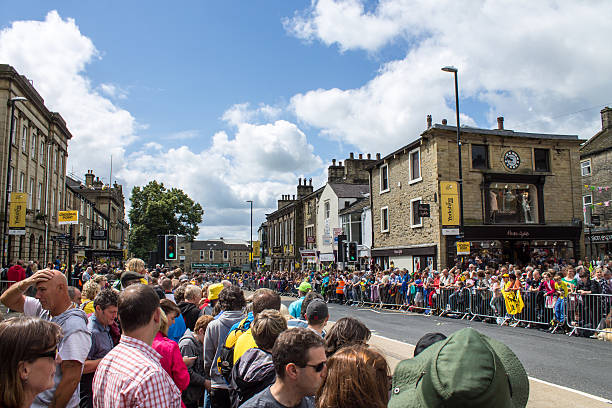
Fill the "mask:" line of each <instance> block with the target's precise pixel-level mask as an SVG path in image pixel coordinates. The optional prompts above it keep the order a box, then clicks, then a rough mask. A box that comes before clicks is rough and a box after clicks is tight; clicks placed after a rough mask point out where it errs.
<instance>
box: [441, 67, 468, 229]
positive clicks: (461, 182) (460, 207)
mask: <svg viewBox="0 0 612 408" xmlns="http://www.w3.org/2000/svg"><path fill="white" fill-rule="evenodd" d="M442 71H444V72H452V73H453V74H454V76H455V111H456V113H457V156H458V159H459V236H460V237H461V238H463V235H464V234H463V167H462V164H461V131H460V128H461V127H460V125H459V85H458V82H457V71H458V70H457V68H455V67H453V66H448V67H443V68H442Z"/></svg>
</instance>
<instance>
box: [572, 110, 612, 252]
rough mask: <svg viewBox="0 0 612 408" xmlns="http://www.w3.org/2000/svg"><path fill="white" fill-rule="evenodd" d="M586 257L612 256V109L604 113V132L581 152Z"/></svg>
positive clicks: (602, 124) (602, 125)
mask: <svg viewBox="0 0 612 408" xmlns="http://www.w3.org/2000/svg"><path fill="white" fill-rule="evenodd" d="M580 172H581V175H582V204H583V213H584V220H585V232H584V234H585V239H584V241H585V245H586V251H585V252H586V255H587V256H588V257H590V258H591V259H593V258H602V257H604V256H606V255H608V256H611V255H612V211H611V210H610V206H611V205H612V109H610V108H609V107H605V108H604V109H603V110H602V111H601V130H600V131H599V132H597V134H595V135H594V136H593V137H592V138H590V139H589V140H588V141H587V142H586V143H585V144H583V145H582V147H581V148H580Z"/></svg>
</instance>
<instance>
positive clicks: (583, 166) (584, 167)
mask: <svg viewBox="0 0 612 408" xmlns="http://www.w3.org/2000/svg"><path fill="white" fill-rule="evenodd" d="M580 171H581V172H582V177H584V176H590V175H591V159H587V160H584V161H581V162H580Z"/></svg>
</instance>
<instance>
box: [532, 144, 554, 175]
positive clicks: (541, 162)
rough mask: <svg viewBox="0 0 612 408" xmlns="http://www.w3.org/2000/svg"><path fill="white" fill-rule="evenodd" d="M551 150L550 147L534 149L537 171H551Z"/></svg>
mask: <svg viewBox="0 0 612 408" xmlns="http://www.w3.org/2000/svg"><path fill="white" fill-rule="evenodd" d="M549 152H550V150H548V149H533V159H534V160H533V161H534V168H535V171H550V159H549V156H550V155H549Z"/></svg>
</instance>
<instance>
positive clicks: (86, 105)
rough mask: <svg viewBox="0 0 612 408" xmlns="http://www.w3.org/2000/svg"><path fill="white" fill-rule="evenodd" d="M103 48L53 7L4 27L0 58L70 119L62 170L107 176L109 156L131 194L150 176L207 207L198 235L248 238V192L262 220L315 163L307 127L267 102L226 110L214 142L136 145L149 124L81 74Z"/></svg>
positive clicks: (186, 135)
mask: <svg viewBox="0 0 612 408" xmlns="http://www.w3.org/2000/svg"><path fill="white" fill-rule="evenodd" d="M99 55H100V53H99V52H98V51H97V50H96V48H95V46H94V44H93V42H92V41H91V40H90V39H89V38H88V37H86V36H85V35H83V34H82V33H81V32H80V30H79V28H78V26H77V25H76V22H75V21H74V20H73V19H70V18H68V19H62V17H60V15H59V14H58V13H57V12H56V11H52V12H50V13H48V14H47V16H46V18H45V20H44V21H17V22H14V23H13V24H12V25H11V26H10V27H7V28H5V29H3V30H2V31H0V61H4V62H6V63H9V64H11V65H12V66H14V67H15V68H16V69H17V71H18V72H19V73H21V74H23V75H26V76H27V77H28V78H30V79H32V80H33V81H34V86H35V88H36V89H37V90H38V92H39V93H40V94H41V96H42V97H43V98H44V99H45V104H46V105H47V106H48V107H49V109H51V110H53V111H58V112H60V113H61V115H62V116H63V117H64V119H66V122H67V124H68V128H69V129H70V130H71V132H72V134H73V139H72V140H71V141H70V142H69V163H68V166H69V167H68V168H72V169H73V171H74V172H75V173H76V174H84V172H85V170H86V169H95V172H96V174H98V175H99V176H102V175H106V174H108V171H109V165H110V156H111V154H112V156H113V176H114V178H115V177H116V179H118V181H119V182H121V183H123V184H124V192H126V194H127V195H129V192H130V191H131V189H132V187H133V186H134V185H144V184H146V183H148V182H149V181H150V180H153V179H156V180H158V181H162V182H164V184H165V185H166V186H168V187H178V188H181V189H183V190H184V191H185V192H186V193H187V194H188V195H189V196H191V197H192V198H193V199H194V200H196V201H198V202H200V203H201V204H202V206H203V208H204V211H205V213H204V223H203V225H202V228H201V232H200V236H201V237H215V236H219V235H223V236H224V238H243V239H244V238H246V235H247V234H248V224H249V221H250V217H249V215H250V214H249V212H250V211H249V207H248V205H247V203H245V200H254V202H255V203H254V204H255V208H254V223H255V224H254V225H255V226H258V225H259V223H260V222H261V221H263V220H264V219H265V213H266V212H269V211H270V209H271V208H273V207H274V208H275V207H276V202H275V201H276V198H277V197H278V196H280V195H281V194H292V193H295V186H296V185H297V178H298V177H299V176H301V175H303V174H305V173H308V172H310V171H318V170H320V167H321V165H322V162H321V159H320V158H319V157H318V156H317V155H315V154H314V148H313V146H312V145H310V144H309V143H308V141H307V139H306V136H305V134H304V133H303V132H302V131H301V130H300V129H299V128H298V127H297V126H296V125H295V124H292V123H289V122H286V121H280V120H279V121H275V122H272V123H266V122H267V121H273V120H275V119H276V118H277V117H278V116H279V115H280V113H281V109H279V108H275V107H272V106H269V105H264V104H260V105H258V106H257V107H256V108H251V107H250V106H249V105H248V104H242V105H235V106H233V107H232V108H230V109H229V110H228V112H226V114H225V115H224V119H225V120H226V121H227V122H228V123H230V124H231V125H233V126H234V127H235V134H233V135H228V134H227V133H225V132H220V133H218V134H217V135H215V136H214V138H213V144H212V146H211V147H210V148H208V149H205V150H202V151H200V152H196V151H192V150H190V149H189V148H188V147H186V146H182V147H179V148H171V149H167V148H165V147H164V146H163V145H162V144H160V143H158V142H143V144H142V145H136V144H135V143H134V142H135V141H136V140H137V137H136V133H137V132H138V131H143V130H145V129H147V128H148V126H147V125H146V124H138V123H137V122H136V120H135V119H134V117H133V116H132V115H131V114H130V112H128V111H126V110H124V109H121V108H119V107H117V106H116V105H115V104H114V103H113V102H112V101H111V99H122V98H124V97H127V92H126V91H124V90H123V89H121V88H120V87H118V86H117V85H114V84H110V83H105V84H100V85H98V86H93V85H92V84H91V81H90V79H89V78H88V76H87V72H86V67H87V65H88V64H90V63H92V62H94V61H95V60H96V59H98V58H99ZM196 137H199V131H198V130H193V129H189V130H181V131H177V132H175V133H173V134H170V135H169V136H168V137H166V139H172V140H187V139H193V138H196ZM128 149H130V150H131V151H132V152H131V153H126V151H127V150H128ZM134 149H135V151H134ZM94 152H95V153H94ZM101 178H104V180H105V181H106V178H105V177H101ZM126 198H127V197H126ZM126 205H127V206H128V207H129V200H128V201H127V202H126ZM255 231H256V229H255Z"/></svg>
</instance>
